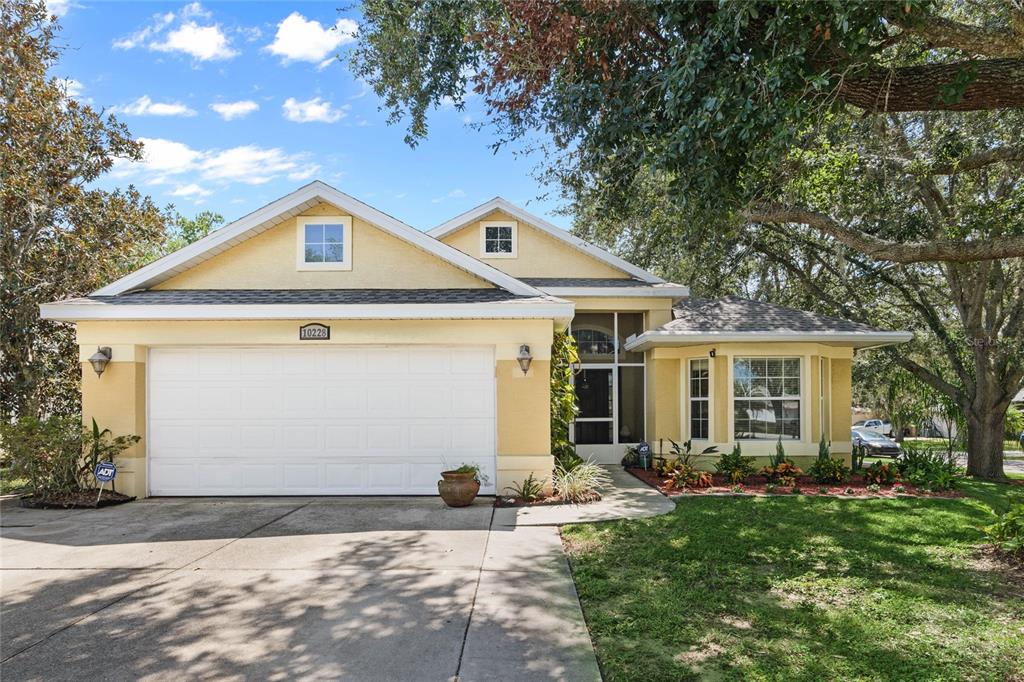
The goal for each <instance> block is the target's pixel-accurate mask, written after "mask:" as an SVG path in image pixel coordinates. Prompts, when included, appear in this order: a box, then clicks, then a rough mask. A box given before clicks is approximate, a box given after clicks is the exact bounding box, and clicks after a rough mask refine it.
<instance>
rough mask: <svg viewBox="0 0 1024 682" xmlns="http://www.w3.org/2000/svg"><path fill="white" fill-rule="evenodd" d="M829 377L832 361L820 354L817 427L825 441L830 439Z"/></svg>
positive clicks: (830, 406) (830, 375)
mask: <svg viewBox="0 0 1024 682" xmlns="http://www.w3.org/2000/svg"><path fill="white" fill-rule="evenodd" d="M826 377H827V378H826ZM831 378H832V363H831V362H830V360H829V358H827V357H825V356H824V355H822V356H820V357H819V358H818V429H819V430H820V431H821V435H823V436H825V441H826V442H831V440H832V424H831V422H832V415H830V414H829V411H831V409H832V405H831V403H830V401H829V398H830V397H831V396H830V393H831V386H830V385H829V380H830V379H831Z"/></svg>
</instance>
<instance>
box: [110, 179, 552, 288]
mask: <svg viewBox="0 0 1024 682" xmlns="http://www.w3.org/2000/svg"><path fill="white" fill-rule="evenodd" d="M321 202H323V203H328V204H331V205H333V206H336V207H338V208H339V209H342V210H344V211H347V212H348V213H350V214H352V215H353V216H356V217H358V218H362V219H363V220H365V221H367V222H369V223H371V224H373V225H374V226H375V227H377V228H380V229H382V230H384V231H385V232H388V233H390V234H392V235H394V236H395V237H398V238H399V239H402V240H403V241H405V242H408V243H410V244H412V245H413V246H416V247H417V248H420V249H422V250H423V251H426V252H428V253H431V254H433V255H435V256H437V257H438V258H441V259H442V260H444V261H447V262H448V263H450V264H451V265H454V266H455V267H457V268H459V269H461V270H464V271H466V272H468V273H470V274H473V275H476V276H477V277H480V278H481V279H484V280H486V281H488V282H491V283H492V284H494V285H496V286H498V287H501V288H502V289H505V290H506V291H509V292H511V293H514V294H516V295H519V296H538V295H541V292H540V291H538V290H537V289H535V288H534V287H531V286H529V285H528V284H525V283H524V282H521V281H519V280H518V279H516V278H514V277H512V276H510V275H506V274H505V273H503V272H501V271H500V270H498V269H496V268H493V267H491V266H489V265H487V264H485V263H482V262H480V261H478V260H477V259H475V258H472V257H471V256H467V255H466V254H464V253H462V252H461V251H459V250H458V249H454V248H452V247H450V246H448V245H446V244H443V243H442V242H440V241H438V240H436V239H433V238H432V237H430V236H429V235H426V234H424V233H423V232H420V231H419V230H417V229H415V228H414V227H411V226H409V225H406V224H405V223H403V222H402V221H400V220H397V219H396V218H392V217H391V216H389V215H387V214H386V213H383V212H381V211H379V210H377V209H375V208H373V207H372V206H368V205H367V204H364V203H363V202H361V201H359V200H358V199H355V198H353V197H351V196H349V195H347V194H345V193H344V192H340V191H338V190H336V189H334V188H333V187H331V186H330V185H327V184H325V183H323V182H321V181H319V180H316V181H314V182H311V183H309V184H308V185H306V186H304V187H300V188H299V189H297V190H295V191H294V192H292V193H291V194H288V195H286V196H284V197H281V198H280V199H278V200H277V201H274V202H271V203H269V204H267V205H266V206H264V207H263V208H260V209H257V210H256V211H253V212H252V213H250V214H249V215H247V216H243V217H242V218H239V219H238V220H236V221H235V222H233V223H231V224H229V225H225V226H224V227H222V228H220V229H217V230H214V231H213V232H211V233H210V234H208V235H207V236H205V237H203V238H202V239H200V240H198V241H196V242H193V243H192V244H189V245H188V246H185V247H184V248H181V249H178V250H177V251H175V252H174V253H171V254H168V255H166V256H164V257H163V258H161V259H159V260H157V261H154V262H152V263H150V264H149V265H146V266H144V267H142V268H139V269H138V270H136V271H135V272H132V273H131V274H128V275H126V276H124V277H122V278H121V279H119V280H117V281H116V282H113V283H111V284H108V285H107V286H105V287H103V288H101V289H97V290H96V291H94V292H93V295H94V296H115V295H117V294H121V293H124V292H126V291H132V290H134V289H145V288H149V287H152V286H153V285H155V284H159V283H160V282H163V281H165V280H167V279H170V278H171V277H174V276H175V275H177V274H179V273H181V272H184V271H185V270H188V269H190V268H193V267H195V266H196V265H198V264H199V263H202V262H203V261H206V260H209V259H210V258H212V257H214V256H216V255H217V254H219V253H222V252H224V251H227V250H228V249H230V248H232V247H233V246H235V245H237V244H240V243H241V242H243V241H245V240H247V239H249V238H251V237H254V236H256V235H258V234H260V233H261V232H264V231H266V230H269V229H271V228H273V227H275V226H277V225H280V224H281V223H283V222H284V221H286V220H289V219H291V218H294V217H295V216H297V215H300V214H301V213H302V212H303V211H305V210H306V209H308V208H311V207H313V206H315V205H317V204H319V203H321Z"/></svg>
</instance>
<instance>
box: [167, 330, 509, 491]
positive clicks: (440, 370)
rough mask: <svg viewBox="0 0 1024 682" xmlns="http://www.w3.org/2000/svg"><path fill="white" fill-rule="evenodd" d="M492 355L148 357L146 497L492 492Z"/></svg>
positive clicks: (205, 353)
mask: <svg viewBox="0 0 1024 682" xmlns="http://www.w3.org/2000/svg"><path fill="white" fill-rule="evenodd" d="M494 400H495V398H494V352H493V349H491V348H459V347H456V348H434V347H425V346H423V347H417V346H387V347H361V346H320V347H316V348H308V347H307V348H295V347H262V348H222V347H221V348H154V349H152V350H151V351H150V355H149V431H148V433H149V439H148V441H149V445H148V448H149V450H148V452H149V488H150V493H151V494H153V495H395V494H407V495H410V494H411V495H436V494H437V481H438V479H439V478H440V477H439V476H438V474H439V473H440V471H441V470H442V467H443V466H444V464H445V463H447V465H448V466H452V467H455V466H458V465H459V464H461V463H463V462H473V463H477V464H479V465H480V466H481V468H482V470H483V471H484V473H486V474H487V476H488V477H489V479H490V482H489V485H488V486H486V487H484V488H482V489H481V492H484V493H493V492H494V481H495V443H494V440H495V432H494V413H495V410H494Z"/></svg>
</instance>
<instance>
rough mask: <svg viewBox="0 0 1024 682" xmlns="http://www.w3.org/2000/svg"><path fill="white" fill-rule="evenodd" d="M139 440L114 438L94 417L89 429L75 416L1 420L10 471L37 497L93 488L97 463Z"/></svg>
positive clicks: (0, 432) (0, 436)
mask: <svg viewBox="0 0 1024 682" xmlns="http://www.w3.org/2000/svg"><path fill="white" fill-rule="evenodd" d="M139 440H140V439H139V437H138V436H117V437H114V436H113V435H112V434H111V432H110V430H109V429H102V430H101V429H100V428H99V426H97V424H96V421H95V420H93V423H92V427H91V428H88V429H86V428H83V427H82V423H81V421H80V419H79V418H77V417H59V416H58V417H49V418H46V419H39V418H38V417H21V418H20V419H17V420H14V421H10V422H6V421H0V445H2V447H3V450H4V452H5V453H6V456H7V459H8V461H9V462H10V465H11V475H12V476H13V477H15V478H24V479H26V480H27V486H26V487H27V489H28V491H29V492H31V493H32V494H33V495H36V496H39V497H45V496H46V495H48V494H53V493H64V492H74V491H78V490H85V489H89V488H93V487H95V484H96V482H95V480H93V478H92V472H93V470H94V469H95V468H96V464H97V463H99V462H101V461H113V460H114V458H115V457H116V456H118V455H119V454H121V453H122V452H123V451H124V450H126V449H127V448H129V447H131V446H132V445H134V444H135V443H137V442H138V441H139Z"/></svg>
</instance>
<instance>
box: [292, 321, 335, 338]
mask: <svg viewBox="0 0 1024 682" xmlns="http://www.w3.org/2000/svg"><path fill="white" fill-rule="evenodd" d="M330 338H331V328H330V327H328V326H327V325H326V324H319V323H316V322H314V323H313V324H304V325H302V326H301V327H299V341H329V340H330Z"/></svg>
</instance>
